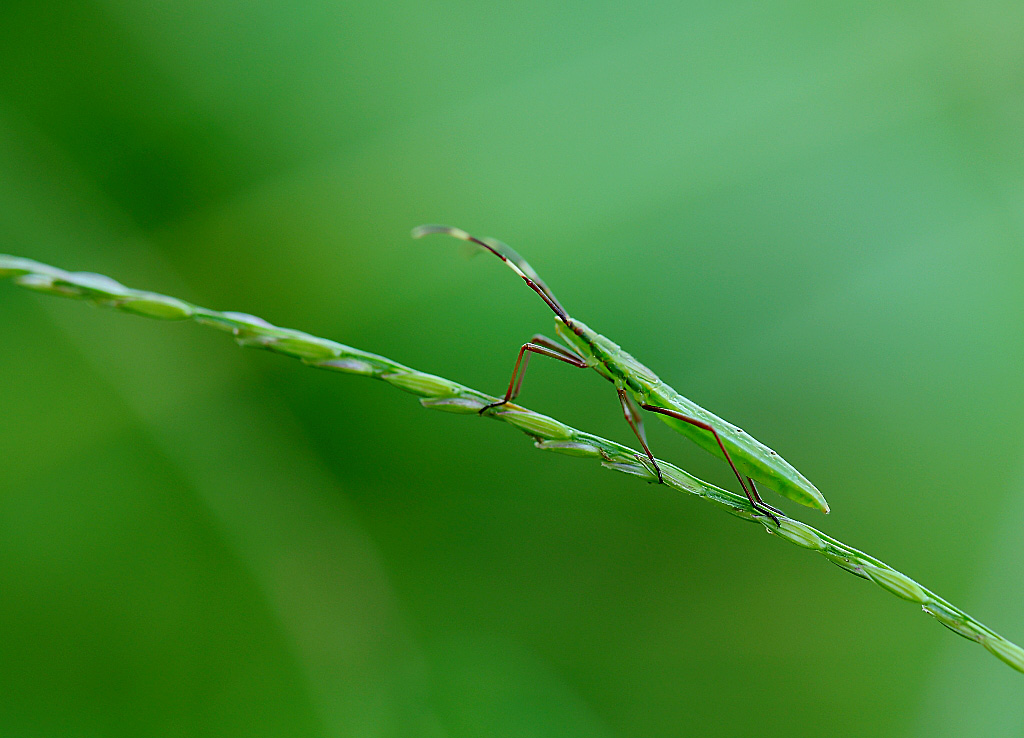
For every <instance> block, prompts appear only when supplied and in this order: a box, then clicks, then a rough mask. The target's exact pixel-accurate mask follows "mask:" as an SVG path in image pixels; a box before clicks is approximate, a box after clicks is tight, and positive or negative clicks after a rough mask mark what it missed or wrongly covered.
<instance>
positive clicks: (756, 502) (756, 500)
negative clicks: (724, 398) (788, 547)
mask: <svg viewBox="0 0 1024 738" xmlns="http://www.w3.org/2000/svg"><path fill="white" fill-rule="evenodd" d="M640 407H642V408H643V409H644V410H650V411H651V412H652V413H661V414H662V415H668V416H669V417H672V418H675V419H677V420H681V421H683V422H684V423H689V424H690V425H695V426H697V427H698V428H701V429H703V430H706V431H710V432H711V434H712V435H714V437H715V440H716V441H718V447H719V448H720V449H722V453H723V454H724V455H725V460H726V461H728V462H729V466H731V467H732V471H733V473H734V474H735V475H736V478H737V479H738V480H740V486H741V487H742V488H743V494H745V495H746V496H747V499H748V500H750V504H751V505H753V507H754V509H755V510H757V511H758V512H760V513H763V514H765V515H767V516H768V517H769V518H771V519H772V520H774V521H775V525H777V526H779V527H781V526H782V523H781V522H779V519H778V517H777V516H776V515H775V513H773V512H772V511H771V510H770V509H768V506H767V505H765V504H764V503H763V502H762V501H761V496H760V495H758V494H757V491H756V490H755V491H754V493H753V494H751V492H750V490H749V489H748V488H747V484H746V482H744V481H743V477H742V476H741V475H740V472H739V469H737V468H736V464H734V463H733V461H732V457H731V456H730V455H729V452H728V451H727V450H726V448H725V444H724V443H722V438H721V436H719V435H718V431H716V430H715V429H714V428H713V427H712V426H710V425H708V424H707V423H705V422H704V421H703V420H697V419H696V418H691V417H690V416H689V415H686V414H684V413H681V412H679V411H678V410H670V409H668V408H667V407H657V406H655V405H646V404H643V405H641V406H640Z"/></svg>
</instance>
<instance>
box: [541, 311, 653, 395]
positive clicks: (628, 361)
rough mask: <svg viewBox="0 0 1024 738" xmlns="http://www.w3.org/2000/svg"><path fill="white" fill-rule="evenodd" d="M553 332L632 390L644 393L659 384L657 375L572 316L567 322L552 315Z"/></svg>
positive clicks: (605, 374)
mask: <svg viewBox="0 0 1024 738" xmlns="http://www.w3.org/2000/svg"><path fill="white" fill-rule="evenodd" d="M555 332H556V333H557V334H558V335H559V336H560V337H561V338H562V339H563V340H564V341H565V342H566V343H568V344H569V345H570V346H571V347H572V348H573V349H574V350H575V351H577V352H578V353H579V354H580V355H581V356H582V357H583V358H584V359H586V360H587V363H588V364H589V365H590V366H592V367H594V368H595V369H597V371H598V372H600V373H601V374H602V375H603V376H604V377H605V378H606V379H609V380H611V381H612V382H615V384H616V385H620V386H623V387H628V388H629V389H631V390H633V391H634V392H638V393H647V392H649V391H650V390H652V389H654V388H655V387H657V386H658V385H659V384H661V380H660V379H658V375H656V374H655V373H654V372H652V371H651V370H650V369H648V368H647V367H646V366H644V365H643V364H641V363H640V362H639V361H637V360H636V359H634V358H633V357H632V356H631V355H630V354H629V353H627V352H626V351H625V350H623V348H622V347H621V346H619V344H617V343H615V342H614V341H612V340H611V339H609V338H605V337H604V336H602V335H601V334H600V333H597V332H596V331H593V330H591V329H590V328H588V327H587V326H586V325H584V324H583V323H581V322H580V321H578V320H576V319H575V318H571V319H570V321H569V323H568V324H566V323H564V322H563V321H562V320H561V319H559V318H556V319H555Z"/></svg>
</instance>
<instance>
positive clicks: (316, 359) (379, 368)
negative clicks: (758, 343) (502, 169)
mask: <svg viewBox="0 0 1024 738" xmlns="http://www.w3.org/2000/svg"><path fill="white" fill-rule="evenodd" d="M2 277H7V278H11V279H13V281H14V282H15V283H16V284H18V285H20V286H22V287H26V288H28V289H32V290H35V291H37V292H44V293H47V294H52V295H58V296H61V297H70V298H76V299H81V300H84V301H87V302H90V303H92V304H94V305H99V306H101V307H108V308H112V309H114V310H120V311H122V312H127V313H133V314H135V315H141V316H144V317H149V318H156V319H160V320H191V321H194V322H196V323H199V324H201V325H206V326H209V327H212V328H216V329H218V330H221V331H225V332H227V333H230V334H232V335H233V336H234V338H235V340H236V342H238V344H239V345H241V346H251V347H254V348H261V349H265V350H267V351H273V352H275V353H279V354H284V355H285V356H291V357H293V358H297V359H300V360H301V361H302V362H303V363H305V364H308V365H310V366H314V367H318V368H320V369H327V370H331V371H338V372H343V373H346V374H356V375H361V376H366V377H372V378H374V379H378V380H381V381H383V382H387V383H388V384H390V385H392V386H394V387H397V388H399V389H401V390H403V391H405V392H409V393H411V394H414V395H417V396H418V397H419V398H420V403H421V404H422V405H423V406H424V407H427V408H432V409H435V410H443V411H445V412H451V413H457V414H465V415H474V416H475V415H478V411H479V410H480V409H482V408H483V407H485V406H486V405H489V404H490V403H492V402H495V401H496V400H497V398H495V397H492V396H491V395H487V394H485V393H483V392H479V391H477V390H474V389H471V388H469V387H465V386H463V385H461V384H458V383H456V382H452V381H451V380H448V379H445V378H444V377H438V376H435V375H432V374H426V373H424V372H420V371H417V370H416V369H412V368H410V367H407V366H404V365H403V364H399V363H398V362H395V361H392V360H391V359H388V358H386V357H383V356H378V355H377V354H371V353H368V352H366V351H360V350H359V349H355V348H352V347H351V346H346V345H344V344H341V343H337V342H335V341H331V340H328V339H325V338H319V337H317V336H313V335H310V334H308V333H303V332H302V331H296V330H291V329H288V328H280V327H278V326H275V325H272V324H270V323H268V322H267V321H265V320H263V319H261V318H257V317H256V316H253V315H248V314H245V313H235V312H218V311H215V310H208V309H206V308H202V307H199V306H196V305H192V304H190V303H187V302H184V301H183V300H178V299H176V298H173V297H168V296H166V295H160V294H157V293H154V292H146V291H141V290H134V289H131V288H128V287H125V286H124V285H122V284H120V283H119V282H117V281H115V280H113V279H110V278H109V277H105V276H103V275H99V274H92V273H87V272H66V271H64V270H61V269H57V268H55V267H51V266H48V265H46V264H40V263H39V262H35V261H32V260H30V259H23V258H19V257H15V256H6V255H2V254H0V278H2ZM483 417H486V418H490V419H492V420H499V421H501V422H505V423H509V424H511V425H513V426H515V427H516V428H518V429H519V430H521V431H523V432H524V433H526V434H527V435H528V436H530V437H531V438H532V439H533V441H534V445H536V447H537V448H539V449H542V450H545V451H554V452H556V453H561V454H566V455H569V456H580V457H586V458H593V459H595V460H597V461H599V462H600V463H601V465H602V466H604V467H605V468H608V469H612V470H614V471H618V472H623V473H626V474H631V475H633V476H637V477H640V478H641V479H643V480H645V481H647V482H655V481H657V476H656V474H655V472H654V470H653V469H652V468H651V467H650V462H648V461H647V459H646V457H645V456H643V455H641V454H640V453H638V452H637V451H636V450H634V449H632V448H630V447H628V446H624V445H622V444H619V443H615V442H614V441H609V440H608V439H606V438H602V437H600V436H595V435H593V434H590V433H586V432H584V431H580V430H577V429H575V428H572V427H570V426H568V425H565V424H564V423H561V422H559V421H558V420H555V419H554V418H551V417H548V416H546V415H541V414H539V413H535V412H533V411H532V410H528V409H527V408H524V407H520V406H518V405H514V404H511V403H509V404H507V405H503V406H501V407H495V408H492V409H490V410H488V411H486V412H485V413H484V415H483ZM658 464H659V466H660V467H661V470H662V474H663V475H664V480H665V484H667V485H668V486H670V487H672V488H673V489H676V490H678V491H680V492H686V493H688V494H692V495H696V496H697V497H701V498H703V499H705V500H709V501H711V502H714V503H716V504H717V505H719V506H720V507H722V508H723V509H725V510H726V511H727V512H729V513H731V514H733V515H735V516H737V517H739V518H742V519H744V520H748V521H752V522H758V523H760V524H761V525H763V526H764V527H765V529H766V530H767V531H768V532H769V533H771V534H772V535H775V536H777V537H779V538H782V539H784V540H787V541H789V542H790V543H793V544H796V545H797V546H800V547H801V548H806V549H808V550H811V551H817V552H818V553H820V554H821V555H822V556H824V557H825V558H826V559H828V560H829V561H831V562H832V563H834V564H836V565H837V566H839V567H841V568H842V569H845V570H846V571H849V572H851V573H852V574H855V575H857V576H858V577H861V578H862V579H866V580H868V581H871V582H874V583H875V584H877V585H878V586H880V587H881V588H882V589H884V590H886V591H888V592H891V593H892V594H894V595H896V596H897V597H900V598H902V599H905V600H909V601H911V602H915V603H917V604H919V605H921V608H922V610H923V611H924V612H926V613H928V614H929V615H931V616H932V617H934V618H935V619H936V620H938V621H939V622H940V623H942V624H943V625H945V626H946V627H947V628H949V629H950V630H952V631H953V632H954V633H957V634H958V635H961V636H963V637H964V638H968V639H970V640H972V641H976V642H978V643H980V644H981V645H983V646H984V647H985V648H986V649H987V650H988V651H989V652H991V653H992V654H993V655H995V656H996V657H997V658H999V659H1000V660H1002V661H1004V662H1005V663H1007V664H1009V665H1010V666H1011V667H1013V668H1014V669H1016V670H1017V671H1020V672H1024V649H1022V648H1021V647H1020V646H1018V645H1016V644H1014V643H1011V642H1010V641H1008V640H1006V639H1005V638H1003V637H1002V636H1000V635H999V634H998V633H996V632H995V631H993V630H991V629H989V628H988V627H986V626H985V625H983V624H981V623H980V622H978V621H977V620H975V619H974V618H972V617H971V616H970V615H968V614H967V613H965V612H963V611H962V610H960V609H958V608H956V607H954V606H953V605H951V604H950V603H949V602H947V601H945V600H944V599H942V598H941V597H939V596H938V595H936V594H935V593H934V592H931V591H930V590H928V589H926V588H925V587H922V586H921V585H920V584H918V583H917V582H915V581H914V580H912V579H910V578H909V577H908V576H906V575H905V574H902V573H900V572H898V571H896V570H895V569H893V568H892V567H890V566H888V565H886V564H885V563H883V562H881V561H879V560H878V559H876V558H874V557H872V556H869V555H868V554H865V553H864V552H862V551H858V550H857V549H855V548H852V547H850V546H847V545H846V544H844V543H841V542H839V541H837V540H835V539H834V538H831V537H830V536H828V535H826V534H824V533H822V532H821V531H819V530H817V529H815V528H813V527H811V526H809V525H806V524H805V523H802V522H800V521H798V520H794V519H792V518H788V517H785V516H783V517H782V518H781V522H782V524H781V526H780V527H776V525H775V523H774V522H773V521H772V520H770V519H769V518H766V517H765V516H763V515H760V514H759V513H757V512H756V511H755V510H754V509H753V508H752V507H751V505H750V503H749V502H748V501H747V499H746V497H744V496H742V495H738V494H735V493H733V492H729V491H727V490H724V489H720V488H718V487H715V486H714V485H711V484H708V483H707V482H704V481H702V480H700V479H698V478H696V477H694V476H692V475H691V474H688V473H687V472H685V471H684V470H682V469H680V468H679V467H677V466H675V465H673V464H670V463H668V462H667V461H662V460H661V459H659V460H658Z"/></svg>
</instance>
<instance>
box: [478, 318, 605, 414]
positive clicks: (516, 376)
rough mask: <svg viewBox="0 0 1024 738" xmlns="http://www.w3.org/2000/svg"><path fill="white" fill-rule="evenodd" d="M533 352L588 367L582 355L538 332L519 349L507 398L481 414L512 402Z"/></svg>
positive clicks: (481, 412)
mask: <svg viewBox="0 0 1024 738" xmlns="http://www.w3.org/2000/svg"><path fill="white" fill-rule="evenodd" d="M531 353H533V354H541V355H542V356H550V357H551V358H552V359H558V360H559V361H564V362H565V363H566V364H572V365H573V366H575V367H579V368H580V369H586V368H587V362H586V360H585V359H584V358H583V357H582V356H579V355H577V354H575V353H573V352H572V351H571V350H570V349H567V348H566V347H565V346H562V345H561V344H560V343H558V342H557V341H554V340H552V339H550V338H547V337H546V336H542V335H540V334H537V335H536V336H534V337H533V338H531V339H530V342H529V343H524V344H523V345H522V348H520V349H519V356H518V357H516V365H515V368H514V369H513V370H512V379H510V380H509V383H508V389H507V390H505V398H504V399H503V400H501V401H499V402H492V403H491V404H490V405H486V406H484V407H482V408H481V409H480V414H481V415H483V414H484V412H486V411H487V410H490V409H491V408H492V407H498V406H499V405H504V404H506V403H509V402H512V400H514V399H515V398H516V396H518V395H519V390H520V389H522V386H523V377H524V376H525V375H526V367H527V365H529V363H530V354H531Z"/></svg>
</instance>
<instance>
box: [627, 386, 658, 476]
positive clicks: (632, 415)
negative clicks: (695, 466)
mask: <svg viewBox="0 0 1024 738" xmlns="http://www.w3.org/2000/svg"><path fill="white" fill-rule="evenodd" d="M619 402H621V403H622V414H623V415H625V416H626V422H627V423H629V427H630V428H632V429H633V432H634V433H636V437H637V438H638V439H640V445H641V446H643V447H644V451H645V452H646V453H647V458H648V459H650V460H651V464H653V465H654V470H655V471H656V472H658V483H659V484H664V483H665V478H664V477H662V476H661V467H660V466H658V462H657V461H655V460H654V454H652V453H651V449H649V448H648V447H647V431H645V430H644V419H643V418H642V417H641V416H640V411H639V410H637V409H636V404H634V402H633V400H631V399H630V397H629V395H627V394H626V390H624V389H622V388H621V387H620V388H619ZM636 456H637V458H638V459H641V460H642V459H643V457H642V456H641V455H640V454H637V455H636Z"/></svg>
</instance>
